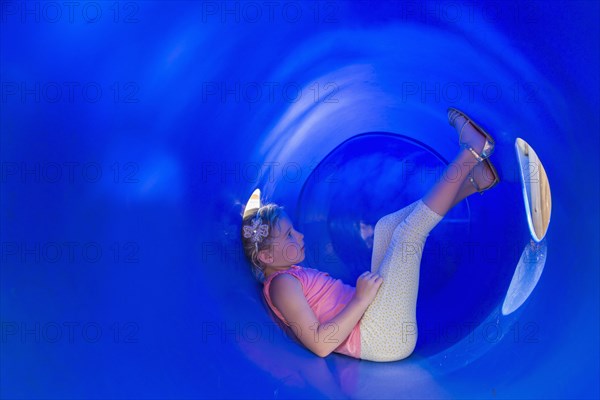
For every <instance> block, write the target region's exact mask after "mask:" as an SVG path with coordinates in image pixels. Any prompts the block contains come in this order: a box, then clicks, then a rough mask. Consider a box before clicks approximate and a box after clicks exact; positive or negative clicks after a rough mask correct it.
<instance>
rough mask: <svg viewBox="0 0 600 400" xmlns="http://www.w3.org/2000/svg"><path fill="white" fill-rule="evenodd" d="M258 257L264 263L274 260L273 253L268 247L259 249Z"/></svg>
mask: <svg viewBox="0 0 600 400" xmlns="http://www.w3.org/2000/svg"><path fill="white" fill-rule="evenodd" d="M257 258H258V259H259V261H260V262H262V263H263V264H270V263H272V262H273V255H272V254H271V252H270V251H269V250H267V249H263V250H261V251H259V252H258V255H257Z"/></svg>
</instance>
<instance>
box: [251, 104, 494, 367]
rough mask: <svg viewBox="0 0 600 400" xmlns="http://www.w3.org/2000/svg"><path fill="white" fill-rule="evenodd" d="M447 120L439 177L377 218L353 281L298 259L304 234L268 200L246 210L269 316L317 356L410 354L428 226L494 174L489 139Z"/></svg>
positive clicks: (469, 124)
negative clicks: (453, 152)
mask: <svg viewBox="0 0 600 400" xmlns="http://www.w3.org/2000/svg"><path fill="white" fill-rule="evenodd" d="M448 122H449V123H450V125H451V126H453V127H454V128H455V129H456V131H457V132H458V137H459V139H458V141H459V144H460V147H461V149H460V151H459V153H458V155H457V156H456V158H455V159H454V161H453V162H452V163H451V164H450V165H448V167H447V168H446V170H445V172H449V171H448V170H449V169H450V168H452V169H453V171H452V172H451V173H450V174H449V175H450V176H453V177H454V176H455V175H456V171H459V172H460V173H459V175H458V178H456V179H452V180H449V179H444V177H445V176H446V175H447V174H446V173H444V174H443V175H442V179H440V180H439V181H438V182H437V183H436V184H435V185H434V186H433V188H431V190H430V191H429V192H428V193H427V194H426V195H425V196H424V197H423V198H422V199H419V200H417V201H415V202H414V203H412V204H410V205H408V206H406V207H404V208H402V209H401V210H398V211H396V212H394V213H392V214H389V215H386V216H384V217H383V218H381V219H380V220H379V221H378V222H377V224H376V225H375V238H374V246H373V254H372V261H371V271H366V272H364V273H363V274H362V275H360V276H359V277H358V280H357V281H356V288H354V287H352V286H349V285H346V284H344V283H342V281H341V280H339V279H333V278H332V277H330V276H329V274H327V273H324V272H320V271H318V270H315V269H312V268H303V267H301V266H299V265H298V264H299V263H300V262H302V261H303V260H304V242H303V238H304V236H303V235H302V233H300V232H298V231H297V230H296V229H294V226H293V225H292V221H291V220H290V218H289V217H288V215H287V214H286V213H285V211H284V210H283V208H282V207H280V206H278V205H276V204H267V205H264V206H262V207H259V208H255V209H252V210H246V211H245V213H244V220H243V226H242V243H243V245H244V252H245V254H246V256H247V257H248V259H249V260H250V261H251V263H252V266H253V271H254V273H255V276H256V277H257V279H259V280H260V281H261V282H263V294H264V297H265V300H266V302H267V304H268V305H269V307H270V308H271V309H272V310H273V312H274V313H275V315H276V316H277V317H278V318H279V319H280V320H281V321H282V322H283V323H285V324H286V325H287V326H289V327H290V328H291V329H292V331H293V333H294V335H295V336H296V338H297V339H298V340H299V341H300V343H302V344H303V345H304V346H305V347H307V348H308V349H309V350H311V351H312V352H314V353H315V354H317V355H318V356H321V357H325V356H327V355H329V354H330V353H331V352H337V353H342V354H346V355H348V356H351V357H355V358H360V359H364V360H371V361H397V360H401V359H403V358H406V357H408V356H409V355H410V354H411V353H412V352H413V350H414V348H415V346H416V343H417V323H416V309H417V293H418V289H419V269H420V263H421V255H422V253H423V246H424V245H425V241H426V238H427V236H429V232H430V231H431V230H432V229H433V228H434V227H435V226H436V225H437V224H438V223H439V222H440V221H441V219H442V218H443V217H444V215H446V213H447V212H448V211H449V210H450V209H451V208H452V207H454V205H456V204H457V203H458V202H459V201H461V200H462V199H464V198H465V197H467V196H469V195H471V194H472V193H474V192H475V191H478V192H479V193H483V192H484V191H485V190H488V189H491V188H492V187H494V186H495V185H496V184H497V183H498V182H499V181H500V180H499V177H498V174H497V172H496V170H495V168H494V166H493V165H492V164H491V163H490V161H489V160H488V158H489V156H490V155H491V154H492V152H493V151H494V147H495V142H494V140H493V139H492V137H491V136H490V135H488V134H487V133H486V132H485V131H484V130H483V129H482V128H481V127H480V126H478V125H477V124H476V123H475V122H473V121H472V120H471V119H470V118H469V117H468V116H467V115H465V114H464V113H462V112H461V111H459V110H457V109H455V108H449V109H448Z"/></svg>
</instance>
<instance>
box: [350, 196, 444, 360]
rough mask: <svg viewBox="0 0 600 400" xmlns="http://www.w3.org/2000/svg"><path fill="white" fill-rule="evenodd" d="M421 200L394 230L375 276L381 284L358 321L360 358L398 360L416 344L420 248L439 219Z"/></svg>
mask: <svg viewBox="0 0 600 400" xmlns="http://www.w3.org/2000/svg"><path fill="white" fill-rule="evenodd" d="M442 218H443V217H442V216H441V215H439V214H437V213H436V212H434V211H432V210H431V209H430V208H429V207H428V206H427V205H426V204H425V203H424V202H423V201H422V200H418V201H417V203H416V205H415V206H414V208H413V210H412V212H411V213H410V214H409V215H408V216H407V217H406V218H405V219H404V221H402V222H400V224H399V225H398V226H397V227H396V228H395V230H394V232H393V234H392V239H391V242H390V246H389V247H388V249H387V252H386V253H385V256H384V259H383V261H382V263H381V266H380V267H379V271H378V273H379V274H380V275H381V276H382V277H383V283H382V285H381V287H380V288H379V291H378V292H377V297H375V300H374V301H373V303H371V305H370V306H369V308H367V310H366V311H365V313H364V315H363V317H362V319H361V322H360V335H361V358H362V359H366V360H371V361H397V360H401V359H403V358H406V357H408V356H409V355H410V354H411V353H412V352H413V350H414V348H415V346H416V343H417V323H416V322H417V319H416V310H417V294H418V290H419V270H420V265H421V256H422V254H423V247H424V246H425V241H426V239H427V236H429V232H430V231H431V230H432V229H433V228H434V227H435V226H436V225H437V224H438V223H439V222H440V221H441V220H442Z"/></svg>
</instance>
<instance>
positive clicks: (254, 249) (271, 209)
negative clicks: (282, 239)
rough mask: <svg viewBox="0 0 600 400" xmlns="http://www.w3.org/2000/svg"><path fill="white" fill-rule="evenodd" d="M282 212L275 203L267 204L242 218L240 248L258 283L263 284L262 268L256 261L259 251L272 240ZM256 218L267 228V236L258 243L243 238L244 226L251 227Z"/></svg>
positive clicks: (266, 247) (282, 209) (258, 261)
mask: <svg viewBox="0 0 600 400" xmlns="http://www.w3.org/2000/svg"><path fill="white" fill-rule="evenodd" d="M283 212H284V207H283V206H280V205H277V204H275V203H268V204H265V205H263V206H261V207H260V208H255V209H253V210H250V211H248V212H247V213H246V215H245V216H244V219H243V220H242V229H241V236H242V246H243V247H244V254H245V255H246V258H247V259H248V261H250V265H251V267H252V273H253V275H254V277H255V278H256V279H257V280H258V281H259V282H264V280H265V274H264V266H263V265H262V263H261V262H260V260H259V259H258V253H259V252H260V251H261V250H265V249H268V248H269V246H270V244H271V240H272V234H273V228H274V227H275V226H276V225H277V222H278V221H279V218H280V217H281V216H282V214H283ZM257 216H258V217H259V218H261V220H262V222H261V224H266V225H267V226H268V227H269V234H268V236H267V237H265V238H264V239H263V240H261V241H259V242H258V243H257V242H255V241H253V240H252V238H247V237H245V236H244V226H246V225H249V226H251V225H252V222H253V220H254V218H256V217H257Z"/></svg>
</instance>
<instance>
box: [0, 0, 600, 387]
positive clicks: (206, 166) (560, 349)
mask: <svg viewBox="0 0 600 400" xmlns="http://www.w3.org/2000/svg"><path fill="white" fill-rule="evenodd" d="M66 3H68V2H36V1H27V2H23V1H2V3H1V7H2V9H1V12H2V14H1V15H0V19H1V24H0V33H1V35H0V74H1V76H2V78H1V81H2V86H1V93H0V94H1V96H2V97H1V99H0V106H1V113H0V118H1V120H0V133H1V138H0V140H1V141H0V145H1V148H0V152H1V153H0V156H1V167H2V170H1V174H0V178H1V184H2V186H1V192H0V195H1V198H0V203H1V211H2V213H1V225H0V235H1V245H2V248H1V263H2V264H1V265H2V266H1V269H0V273H1V275H0V285H1V286H0V289H1V293H0V299H1V303H0V312H1V315H0V320H1V324H2V325H1V335H0V345H1V354H0V356H1V357H0V367H1V370H0V397H2V398H129V397H135V398H556V399H563V398H598V397H599V396H600V390H599V384H598V376H599V375H600V367H599V346H598V337H600V331H599V322H598V321H599V319H600V318H599V316H600V315H599V272H598V260H599V255H598V248H599V245H598V244H599V235H598V227H599V212H598V180H599V164H598V155H597V151H598V148H600V146H599V135H598V132H600V124H599V121H598V110H599V102H598V98H599V96H598V94H599V93H598V92H599V81H598V78H599V77H598V71H599V70H600V69H599V65H598V48H599V46H598V44H599V34H598V33H599V32H598V31H599V26H598V15H599V11H600V9H599V4H598V3H597V2H591V1H590V2H588V1H582V2H576V1H568V2H559V1H553V2H518V3H514V2H504V1H503V2H477V3H473V2H464V3H463V2H454V1H452V2H416V1H413V2H411V1H402V2H389V1H381V2H379V1H356V2H355V1H314V2H312V1H310V2H298V1H290V2H236V1H228V2H221V1H181V2H175V1H173V2H171V1H170V2H168V3H167V2H155V1H140V2H135V1H134V2H83V3H78V5H71V6H69V5H67V4H66ZM70 7H72V8H70ZM448 106H454V107H457V108H461V109H464V110H465V111H467V112H468V113H469V114H470V115H471V116H472V117H473V118H475V119H476V120H477V121H478V122H480V123H481V124H482V125H484V126H485V127H486V128H487V129H488V130H489V131H490V133H491V134H492V135H494V137H495V138H496V141H497V143H498V144H497V149H496V152H495V154H494V155H493V156H492V160H493V161H494V164H495V165H496V166H497V168H498V170H499V173H500V175H501V177H502V182H501V184H500V185H499V186H498V187H497V188H494V189H493V190H492V191H490V192H486V193H485V195H484V196H479V195H474V196H472V197H470V198H469V199H468V200H467V201H465V202H462V203H461V204H459V205H458V206H457V207H456V208H455V209H453V210H452V211H451V213H449V214H448V216H447V217H446V218H445V219H444V220H443V222H442V223H440V225H439V226H438V227H436V229H435V230H434V231H433V232H432V234H431V236H430V238H429V240H428V242H427V248H426V250H425V255H424V258H423V264H422V267H421V277H420V287H419V298H418V308H417V319H418V323H419V341H418V343H417V347H416V349H415V352H414V353H413V355H411V357H409V358H408V359H405V360H402V361H399V362H395V363H372V362H365V361H360V360H355V359H352V358H349V357H345V356H342V355H338V354H334V355H331V356H329V357H327V358H324V359H321V358H318V357H316V356H315V355H313V354H312V353H310V352H309V351H307V350H306V349H304V348H302V347H301V346H299V345H298V344H297V343H295V342H294V341H293V340H292V339H291V338H289V337H287V336H286V335H285V334H284V333H283V331H282V330H281V329H280V328H279V326H278V325H277V324H276V323H275V321H274V320H273V319H272V318H271V316H270V314H269V312H268V310H267V308H266V307H265V305H264V303H263V301H262V300H261V293H260V289H261V287H260V285H259V284H258V283H257V282H255V281H254V280H253V278H252V276H251V274H250V271H249V266H248V263H247V262H246V261H245V259H244V257H243V254H242V251H241V248H240V240H239V229H240V222H241V213H242V211H243V205H244V204H245V202H246V201H247V199H248V197H249V196H250V194H251V193H252V191H253V190H254V189H255V188H256V187H260V188H261V189H262V190H263V195H264V197H265V199H266V200H270V201H275V202H277V203H279V204H282V205H284V206H285V207H286V210H287V211H288V213H289V215H290V216H291V218H292V220H293V221H294V223H295V225H296V226H297V228H298V229H300V230H301V231H302V232H304V233H305V235H306V237H305V242H306V254H307V257H306V260H305V261H304V263H303V265H305V266H307V267H313V268H318V269H321V270H324V271H327V272H329V273H330V274H332V275H333V276H335V277H339V278H341V279H343V280H344V281H345V282H347V283H349V284H354V283H355V280H356V278H357V276H358V275H359V274H360V273H361V272H362V271H364V270H366V269H368V268H369V266H370V249H371V247H372V240H373V238H372V228H373V226H374V224H375V222H376V221H377V219H378V218H380V217H381V216H383V215H385V214H387V213H389V212H392V211H394V210H396V209H398V208H401V207H402V206H404V205H406V204H408V203H409V202H412V201H414V200H416V199H418V198H419V197H420V196H422V195H423V194H424V193H425V191H426V190H427V188H428V187H430V185H431V184H432V183H433V182H434V181H435V179H436V178H437V177H439V174H440V172H441V171H442V170H443V167H444V166H445V165H446V163H447V162H448V161H449V160H450V159H451V158H452V157H453V155H454V154H455V152H456V151H457V149H458V146H457V137H456V133H455V132H454V130H453V129H452V128H451V127H450V126H449V125H448V123H447V119H446V108H447V107H448ZM517 137H521V138H523V139H525V140H526V141H527V142H528V143H529V144H530V145H531V146H532V147H533V148H534V149H535V151H536V152H537V154H538V155H539V157H540V159H541V161H542V162H543V164H544V166H545V168H546V171H547V173H548V177H549V181H550V187H551V190H552V196H553V197H552V205H553V209H552V219H551V224H550V228H549V230H548V233H547V236H546V238H545V239H544V242H543V243H542V244H541V245H539V246H538V247H530V239H529V228H528V226H527V220H526V215H525V211H524V207H523V199H522V192H521V182H520V177H519V171H518V163H517V160H516V157H515V151H514V141H515V139H516V138H517ZM517 265H519V266H520V267H519V268H517ZM515 271H517V275H516V277H515V278H513V277H514V276H515ZM513 281H514V282H515V285H514V286H511V282H513ZM509 287H511V291H510V295H509V296H507V293H509Z"/></svg>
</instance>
